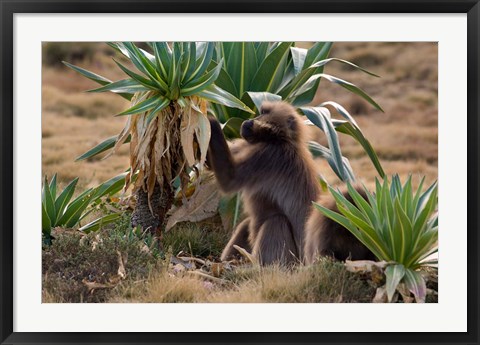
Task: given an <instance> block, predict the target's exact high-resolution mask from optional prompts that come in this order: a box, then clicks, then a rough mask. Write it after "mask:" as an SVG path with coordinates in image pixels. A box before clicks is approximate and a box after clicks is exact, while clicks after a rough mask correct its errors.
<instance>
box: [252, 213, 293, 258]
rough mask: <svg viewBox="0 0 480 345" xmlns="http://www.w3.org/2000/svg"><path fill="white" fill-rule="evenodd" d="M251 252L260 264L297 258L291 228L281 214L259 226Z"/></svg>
mask: <svg viewBox="0 0 480 345" xmlns="http://www.w3.org/2000/svg"><path fill="white" fill-rule="evenodd" d="M252 254H253V256H254V257H256V258H257V259H258V260H259V261H260V264H262V265H269V264H273V263H279V264H282V265H285V264H291V263H294V262H296V261H297V260H298V252H297V247H296V245H295V241H294V239H293V235H292V228H291V225H290V222H289V221H288V219H287V217H285V216H283V215H277V216H272V217H270V218H268V219H267V220H266V221H265V222H264V223H263V224H262V226H261V227H260V229H259V231H258V234H257V238H256V240H255V244H254V246H253V251H252Z"/></svg>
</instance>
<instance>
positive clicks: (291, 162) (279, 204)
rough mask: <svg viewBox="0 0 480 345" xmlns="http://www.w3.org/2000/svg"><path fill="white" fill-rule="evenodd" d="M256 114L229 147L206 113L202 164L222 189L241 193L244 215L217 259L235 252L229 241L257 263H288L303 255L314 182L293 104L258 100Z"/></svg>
mask: <svg viewBox="0 0 480 345" xmlns="http://www.w3.org/2000/svg"><path fill="white" fill-rule="evenodd" d="M260 113H261V114H260V115H259V116H258V117H256V118H255V119H253V120H248V121H245V122H244V123H243V124H242V127H241V135H242V137H243V139H238V140H236V141H234V142H233V143H231V145H230V147H229V146H228V144H227V142H226V141H225V138H224V136H223V133H222V129H221V127H220V125H219V123H218V122H217V120H216V119H215V118H213V117H211V118H210V125H211V130H212V132H211V139H210V146H209V153H208V164H209V165H210V167H211V168H212V169H213V171H214V173H215V176H216V178H217V181H218V184H219V186H220V189H221V190H222V191H224V192H226V193H231V192H238V191H240V192H241V195H242V198H243V205H244V211H245V215H246V218H245V219H244V220H243V222H241V223H240V224H239V225H238V226H237V227H236V229H235V231H234V233H233V235H232V238H231V239H230V241H229V242H228V244H227V246H226V247H225V249H224V251H223V253H222V257H221V259H222V260H227V259H229V258H231V257H234V256H237V255H238V252H237V251H236V250H235V249H234V248H233V245H238V246H240V247H242V248H244V249H246V250H247V251H248V252H250V253H252V255H253V256H254V257H255V258H257V259H258V260H259V262H260V263H261V264H264V265H265V264H271V263H279V264H290V263H293V262H296V261H301V260H302V259H303V248H304V233H305V231H304V228H305V221H306V219H307V216H308V214H309V213H310V209H311V205H312V201H313V200H316V199H317V197H318V195H319V184H318V181H317V178H316V173H315V168H314V163H313V158H312V155H311V153H310V152H309V151H308V148H307V145H306V143H305V137H304V131H305V128H304V124H303V120H302V119H301V118H300V116H299V115H298V114H297V112H296V111H295V109H294V108H293V107H292V106H291V105H289V104H288V103H285V102H274V103H264V104H263V105H262V107H261V111H260Z"/></svg>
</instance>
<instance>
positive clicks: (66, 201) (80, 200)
mask: <svg viewBox="0 0 480 345" xmlns="http://www.w3.org/2000/svg"><path fill="white" fill-rule="evenodd" d="M126 174H127V173H123V174H120V175H118V176H115V177H113V178H111V179H109V180H108V181H105V182H104V183H102V184H100V185H99V186H98V187H95V188H89V189H87V190H85V191H83V192H82V193H80V194H79V195H78V196H77V197H75V198H74V199H73V200H72V198H73V195H74V193H75V189H76V187H77V182H78V177H77V178H75V179H74V180H73V181H71V182H70V183H69V184H68V185H67V186H66V187H65V188H64V189H63V190H62V191H61V192H60V193H58V195H57V175H56V174H55V175H54V176H53V177H52V179H51V180H50V183H48V180H47V178H46V177H45V181H44V183H43V188H42V235H43V238H44V241H45V242H46V243H47V244H49V243H51V241H52V229H53V228H55V227H57V226H61V227H65V228H73V227H76V226H78V224H79V223H80V221H81V220H83V219H84V218H85V217H86V216H87V215H88V214H89V213H90V212H91V211H92V210H93V208H92V206H93V205H94V204H95V203H96V202H98V201H99V200H100V199H101V198H102V197H104V196H107V195H113V194H115V193H118V192H119V191H120V190H121V189H122V188H123V186H124V184H125V176H126ZM119 217H120V214H119V213H111V214H107V215H104V216H102V217H100V218H98V219H96V220H94V221H93V222H91V223H89V224H87V225H85V226H83V227H82V228H80V230H81V231H83V232H90V231H94V230H98V228H99V227H100V226H101V225H106V224H109V223H112V222H114V221H116V220H117V219H118V218H119Z"/></svg>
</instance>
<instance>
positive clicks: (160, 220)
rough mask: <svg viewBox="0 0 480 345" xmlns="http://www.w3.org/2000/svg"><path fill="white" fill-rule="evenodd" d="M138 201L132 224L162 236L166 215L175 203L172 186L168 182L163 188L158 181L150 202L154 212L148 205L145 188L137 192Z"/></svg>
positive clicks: (158, 236)
mask: <svg viewBox="0 0 480 345" xmlns="http://www.w3.org/2000/svg"><path fill="white" fill-rule="evenodd" d="M135 196H136V199H137V203H136V206H135V210H134V211H133V213H132V220H131V221H132V226H133V227H135V226H140V227H141V228H142V229H144V230H147V231H148V232H150V233H151V234H154V235H156V237H157V238H161V234H162V229H163V228H164V223H165V216H166V214H167V212H168V211H169V210H170V208H171V207H172V204H173V199H174V194H173V191H172V187H171V186H170V185H169V184H168V183H166V184H165V185H164V186H163V188H160V185H159V184H158V183H157V184H156V185H155V188H154V190H153V194H152V196H151V197H150V204H151V206H152V210H153V213H152V212H151V211H150V207H149V206H148V195H147V193H146V192H145V191H143V189H141V188H140V189H139V190H138V191H137V193H136V195H135Z"/></svg>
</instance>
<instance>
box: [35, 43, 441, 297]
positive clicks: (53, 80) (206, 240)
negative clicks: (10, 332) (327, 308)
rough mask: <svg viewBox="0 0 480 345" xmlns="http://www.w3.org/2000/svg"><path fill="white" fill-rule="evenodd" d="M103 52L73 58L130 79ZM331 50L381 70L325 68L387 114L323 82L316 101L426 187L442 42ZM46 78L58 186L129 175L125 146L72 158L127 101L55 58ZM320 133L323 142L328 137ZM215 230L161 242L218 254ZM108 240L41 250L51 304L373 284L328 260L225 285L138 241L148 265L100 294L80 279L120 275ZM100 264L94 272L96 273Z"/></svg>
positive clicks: (367, 173) (363, 161)
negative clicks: (100, 155) (339, 113)
mask: <svg viewBox="0 0 480 345" xmlns="http://www.w3.org/2000/svg"><path fill="white" fill-rule="evenodd" d="M62 45H63V46H62V49H64V48H67V49H66V51H67V53H68V48H69V47H68V45H70V48H71V47H72V46H73V45H71V44H69V43H62ZM106 51H108V49H107V50H105V49H104V47H103V45H101V44H93V45H92V47H89V48H88V54H87V55H85V56H84V57H83V58H81V59H79V60H78V61H77V60H76V59H77V58H78V57H82V55H81V54H80V55H78V54H77V55H74V56H73V57H74V60H75V61H74V63H76V64H78V65H80V66H82V67H84V68H87V69H90V70H92V71H94V72H97V73H99V74H101V75H105V76H107V77H109V78H110V79H112V80H118V79H120V78H123V77H124V76H123V75H122V72H121V71H119V69H118V68H116V66H115V64H114V63H113V61H112V59H111V58H110V57H109V56H108V55H106ZM62 54H63V53H62ZM331 56H334V57H339V58H343V59H346V60H349V61H352V62H354V63H357V64H359V65H361V66H362V67H365V68H367V69H369V70H371V71H372V72H374V73H376V74H379V75H380V76H381V78H379V79H377V78H373V77H370V76H368V75H365V74H363V73H361V72H358V71H356V70H352V69H351V68H349V67H348V66H343V65H340V64H335V63H331V64H329V65H328V66H327V68H326V73H329V74H332V75H335V76H338V77H340V78H343V79H346V80H349V81H351V82H353V83H355V84H357V85H359V86H360V87H361V88H363V89H364V90H365V91H366V92H367V93H369V94H370V95H371V96H372V97H373V98H374V99H375V100H376V101H377V102H378V103H379V104H380V105H381V106H382V107H383V109H384V110H385V113H381V112H379V111H377V110H375V109H373V107H372V106H370V105H369V104H368V103H366V102H365V101H363V100H362V99H360V98H359V97H358V96H355V95H353V94H351V93H349V92H347V91H346V90H344V89H342V88H340V87H339V86H337V85H332V84H329V83H328V82H327V81H322V83H321V84H320V90H319V92H318V95H317V97H316V99H315V102H313V103H314V104H318V103H320V102H322V101H325V100H333V101H336V102H338V103H340V104H342V105H343V106H344V107H345V108H346V109H347V110H348V111H349V112H350V113H351V114H352V115H353V116H354V117H355V118H356V120H357V121H358V123H359V125H360V127H361V128H362V130H363V131H364V133H365V136H366V137H367V138H368V139H369V140H370V141H371V143H372V145H373V147H374V148H375V150H376V151H377V153H378V155H379V157H380V160H381V163H382V165H383V168H384V169H385V171H386V173H387V174H388V175H391V174H394V173H398V174H399V175H400V176H401V178H402V179H404V178H406V176H407V175H408V174H413V175H414V176H418V178H417V179H414V181H413V182H414V184H418V182H419V180H420V177H421V176H423V175H425V176H426V183H428V184H430V183H432V182H433V181H434V180H436V179H437V176H438V170H437V160H438V145H437V142H438V117H437V114H438V106H437V104H438V102H437V76H438V75H437V73H438V71H437V70H438V69H437V44H436V43H382V42H377V43H369V42H357V43H336V44H334V48H333V51H332V54H331ZM70 57H71V56H70ZM68 58H69V57H68V55H67V57H66V59H68ZM70 61H72V60H70ZM42 83H43V84H42V172H43V174H47V175H48V176H52V175H53V174H54V173H58V177H59V181H60V184H65V183H66V182H69V181H70V180H72V179H73V178H74V177H77V176H78V177H80V181H79V186H80V188H78V189H79V190H81V189H82V188H83V187H86V186H93V185H97V184H98V183H100V182H102V181H104V180H106V179H108V178H110V177H112V176H114V175H116V174H118V173H119V172H122V171H123V170H124V169H125V168H126V167H127V166H128V155H127V150H126V147H125V148H122V149H121V150H120V151H119V152H118V153H117V154H116V155H114V156H111V157H110V158H108V159H107V160H101V159H91V160H88V161H84V162H79V163H75V162H74V159H75V158H76V157H77V156H79V155H80V154H82V153H84V152H85V151H86V150H88V149H90V148H91V147H93V146H94V145H96V144H98V143H99V142H100V141H101V140H103V139H105V138H107V137H109V136H112V135H115V134H117V133H119V131H120V130H121V128H122V127H123V125H124V121H125V119H124V118H115V117H113V115H114V114H116V113H118V112H119V111H120V110H122V109H125V107H126V106H127V103H126V101H124V100H123V99H121V98H120V97H118V96H115V95H110V94H85V93H83V92H82V91H84V90H87V89H91V88H94V87H96V86H97V85H96V84H95V83H93V82H91V81H89V80H87V79H86V78H83V77H82V76H80V75H78V74H77V73H75V72H73V71H71V70H69V69H67V68H66V67H65V66H63V65H61V64H57V63H49V64H48V65H47V64H44V67H43V71H42ZM313 135H314V136H315V137H316V138H319V140H320V141H321V140H323V138H322V136H323V134H322V133H318V132H317V133H314V134H313ZM341 144H342V150H343V153H344V155H345V156H346V157H347V158H348V159H349V160H350V163H351V165H352V167H353V170H354V172H355V174H356V176H357V178H358V179H359V180H361V181H363V182H364V183H365V184H366V185H367V186H372V184H373V181H374V178H375V176H377V173H376V171H375V169H374V167H373V165H372V163H371V162H370V160H369V158H368V157H367V156H366V155H365V153H364V152H363V150H362V148H361V147H360V146H359V145H358V144H357V143H355V142H354V141H353V140H352V139H350V138H348V137H345V136H343V135H342V136H341ZM317 164H318V168H319V171H321V172H322V174H323V175H324V176H325V177H326V178H327V180H328V181H329V182H330V183H334V184H336V183H338V182H339V181H338V178H336V176H335V175H334V173H333V172H332V171H331V169H330V168H329V166H328V164H327V163H326V162H325V161H318V162H317ZM214 228H217V225H215V226H213V227H210V228H209V227H206V228H205V227H202V226H196V225H186V224H182V225H180V226H177V228H176V229H173V230H172V233H171V234H167V235H166V236H165V238H164V241H165V243H166V247H170V246H171V247H172V250H173V253H176V252H178V251H184V252H187V253H190V254H192V255H200V256H208V255H212V256H215V255H218V254H219V252H220V250H221V248H222V246H223V243H225V240H226V238H227V237H228V236H226V235H225V233H222V232H218V231H217V232H210V230H212V229H214ZM175 232H176V233H175ZM105 236H106V238H107V242H106V243H107V244H106V245H105V246H104V247H102V248H104V249H105V251H102V250H101V251H97V252H96V253H93V252H92V250H91V248H90V247H88V246H87V247H82V246H81V245H78V243H79V242H78V240H79V239H78V238H76V239H75V237H72V238H71V241H70V242H68V241H69V240H68V239H64V240H63V241H62V242H58V243H57V246H60V245H62V243H63V245H64V247H62V248H63V249H59V248H58V247H54V248H52V249H50V250H48V251H44V254H43V267H44V270H43V272H44V275H43V283H44V284H43V301H44V302H68V301H75V302H79V301H112V302H355V301H357V302H362V301H367V300H369V299H371V294H372V290H371V288H370V287H369V286H368V285H366V284H365V283H364V282H363V281H361V280H359V279H358V278H357V277H353V276H351V275H350V274H348V273H347V272H346V271H345V270H344V269H343V267H342V266H341V265H339V264H335V263H332V262H329V261H322V262H321V263H319V264H318V265H316V266H312V267H298V268H297V269H295V270H291V271H288V270H283V269H280V268H278V267H270V268H267V269H263V270H260V269H258V268H252V267H250V268H249V267H245V268H243V269H237V270H235V272H234V273H231V274H230V275H228V274H225V276H222V277H221V278H222V279H224V280H225V281H226V283H225V284H219V283H215V282H214V283H212V282H210V281H204V280H202V279H199V278H196V277H192V276H190V275H188V274H186V273H185V274H173V275H172V274H171V272H168V271H167V270H165V269H164V268H162V267H163V260H158V259H155V260H152V261H150V259H148V258H147V257H148V255H147V257H143V256H142V254H141V253H140V252H137V249H135V248H137V247H135V245H133V247H131V248H130V247H122V248H123V249H122V250H124V251H132V253H133V254H130V255H131V256H132V257H135V256H136V255H137V256H138V257H140V258H142V259H141V260H145V261H143V263H142V262H141V260H140V259H139V260H140V261H138V262H137V264H138V267H134V266H129V268H128V270H129V271H131V274H129V276H128V279H127V280H125V281H122V282H121V284H119V285H118V286H116V287H115V288H114V289H109V290H108V291H107V290H96V292H95V293H94V294H90V293H88V291H86V290H85V286H84V285H82V283H81V281H82V279H84V278H89V277H90V279H97V278H98V277H102V276H103V277H105V276H108V275H109V274H114V272H115V270H116V269H117V268H118V267H117V266H116V256H115V255H116V254H115V250H117V249H118V246H119V245H123V244H121V243H120V242H121V241H118V240H117V242H115V241H113V240H112V241H113V242H112V241H110V240H109V239H110V237H111V236H110V234H108V233H107V234H105ZM75 241H77V242H75ZM109 241H110V242H109ZM67 242H68V243H67ZM109 243H110V244H109ZM55 248H56V249H55ZM55 250H57V251H56V252H55ZM92 253H93V254H92ZM112 253H113V254H112ZM100 258H102V259H104V261H105V265H100V266H98V262H97V261H96V259H100ZM62 260H63V261H62ZM82 260H83V261H82ZM134 262H135V260H133V261H132V262H130V264H132V265H133V263H134ZM147 263H148V264H147ZM149 265H150V266H149ZM158 265H160V266H158ZM146 266H149V267H150V268H149V269H147V270H144V271H142V272H140V273H138V269H139V268H141V267H146ZM159 267H160V268H159ZM93 268H96V269H97V270H96V271H94V274H93V275H92V270H93ZM112 272H113V273H112ZM137 273H138V274H137ZM97 274H98V275H97ZM99 279H103V278H99Z"/></svg>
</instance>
